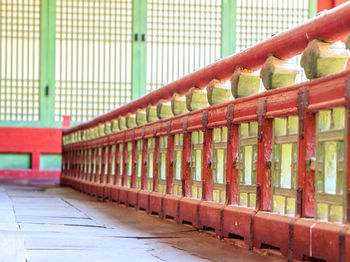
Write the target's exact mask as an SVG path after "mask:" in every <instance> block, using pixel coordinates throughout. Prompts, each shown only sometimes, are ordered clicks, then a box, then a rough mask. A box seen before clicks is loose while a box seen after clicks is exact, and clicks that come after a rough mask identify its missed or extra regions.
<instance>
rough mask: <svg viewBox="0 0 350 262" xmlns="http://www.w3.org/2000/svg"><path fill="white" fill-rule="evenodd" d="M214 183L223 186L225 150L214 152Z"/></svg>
mask: <svg viewBox="0 0 350 262" xmlns="http://www.w3.org/2000/svg"><path fill="white" fill-rule="evenodd" d="M216 154H217V155H216V166H217V168H216V181H215V182H216V183H220V184H223V183H224V181H225V168H226V165H225V162H226V161H225V150H224V149H217V150H216Z"/></svg>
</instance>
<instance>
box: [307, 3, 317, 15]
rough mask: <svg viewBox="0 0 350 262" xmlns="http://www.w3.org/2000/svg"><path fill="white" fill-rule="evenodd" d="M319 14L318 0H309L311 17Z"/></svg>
mask: <svg viewBox="0 0 350 262" xmlns="http://www.w3.org/2000/svg"><path fill="white" fill-rule="evenodd" d="M316 15H317V0H309V18H313V17H315V16H316Z"/></svg>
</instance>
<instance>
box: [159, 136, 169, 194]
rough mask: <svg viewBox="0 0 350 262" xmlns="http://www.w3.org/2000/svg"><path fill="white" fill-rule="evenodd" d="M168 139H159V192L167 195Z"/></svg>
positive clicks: (164, 137) (163, 137)
mask: <svg viewBox="0 0 350 262" xmlns="http://www.w3.org/2000/svg"><path fill="white" fill-rule="evenodd" d="M167 151H168V137H167V136H161V137H159V161H158V192H161V193H166V177H167V176H166V171H167V167H166V164H167V163H166V162H167Z"/></svg>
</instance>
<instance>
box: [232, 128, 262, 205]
mask: <svg viewBox="0 0 350 262" xmlns="http://www.w3.org/2000/svg"><path fill="white" fill-rule="evenodd" d="M257 135H258V123H257V122H250V123H243V124H240V126H239V153H238V161H237V168H238V176H239V185H238V191H239V198H238V203H239V205H240V206H245V207H252V208H254V207H255V205H256V172H257V161H258V146H257V144H258V138H257Z"/></svg>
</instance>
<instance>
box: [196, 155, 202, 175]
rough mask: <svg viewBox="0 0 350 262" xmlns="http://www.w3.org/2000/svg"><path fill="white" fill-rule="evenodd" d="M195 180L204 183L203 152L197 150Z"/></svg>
mask: <svg viewBox="0 0 350 262" xmlns="http://www.w3.org/2000/svg"><path fill="white" fill-rule="evenodd" d="M195 165H196V167H195V180H196V181H202V150H196V160H195Z"/></svg>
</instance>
